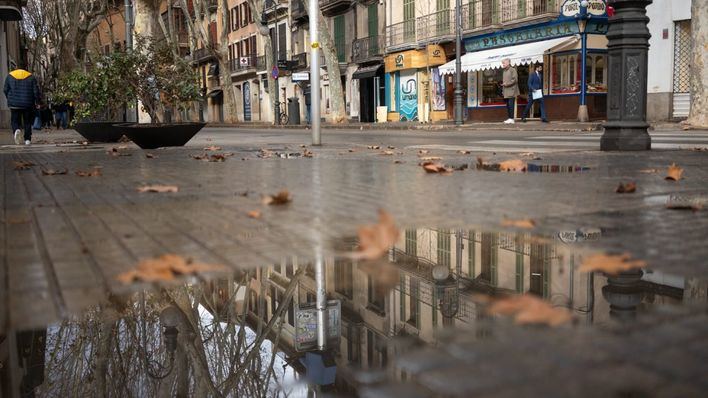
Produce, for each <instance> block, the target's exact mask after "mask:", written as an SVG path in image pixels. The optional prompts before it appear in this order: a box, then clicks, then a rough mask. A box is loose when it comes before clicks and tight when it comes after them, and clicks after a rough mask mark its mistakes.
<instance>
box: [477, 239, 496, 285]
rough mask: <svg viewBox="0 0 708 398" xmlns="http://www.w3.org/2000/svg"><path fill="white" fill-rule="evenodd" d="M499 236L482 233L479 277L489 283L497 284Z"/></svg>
mask: <svg viewBox="0 0 708 398" xmlns="http://www.w3.org/2000/svg"><path fill="white" fill-rule="evenodd" d="M498 241H499V237H498V235H497V234H493V233H483V234H482V245H481V246H482V250H481V253H480V254H481V262H482V264H481V267H482V269H481V271H482V272H481V273H480V275H479V277H480V279H482V280H484V281H487V282H488V283H489V284H490V285H492V286H496V285H497V256H498V253H497V250H498V248H497V246H498Z"/></svg>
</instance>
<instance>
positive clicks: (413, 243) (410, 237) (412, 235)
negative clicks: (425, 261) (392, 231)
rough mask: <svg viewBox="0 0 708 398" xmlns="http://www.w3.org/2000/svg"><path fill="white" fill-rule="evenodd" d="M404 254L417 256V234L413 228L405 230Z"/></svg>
mask: <svg viewBox="0 0 708 398" xmlns="http://www.w3.org/2000/svg"><path fill="white" fill-rule="evenodd" d="M406 254H407V255H409V256H413V257H415V256H418V235H417V231H416V230H415V229H407V230H406Z"/></svg>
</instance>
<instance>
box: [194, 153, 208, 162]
mask: <svg viewBox="0 0 708 398" xmlns="http://www.w3.org/2000/svg"><path fill="white" fill-rule="evenodd" d="M189 157H191V158H192V159H194V160H204V161H208V160H209V154H206V153H202V154H199V155H189Z"/></svg>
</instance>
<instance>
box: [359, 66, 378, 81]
mask: <svg viewBox="0 0 708 398" xmlns="http://www.w3.org/2000/svg"><path fill="white" fill-rule="evenodd" d="M380 68H381V64H379V65H374V66H364V67H361V68H359V69H357V70H356V72H354V74H353V75H352V79H366V78H369V77H374V76H376V73H377V72H378V71H379V69H380Z"/></svg>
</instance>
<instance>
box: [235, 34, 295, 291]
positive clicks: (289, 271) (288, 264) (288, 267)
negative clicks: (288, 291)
mask: <svg viewBox="0 0 708 398" xmlns="http://www.w3.org/2000/svg"><path fill="white" fill-rule="evenodd" d="M246 44H248V42H246ZM246 54H248V51H246ZM294 268H295V266H294V265H293V258H292V257H288V258H287V259H286V260H285V275H286V276H287V277H288V278H292V276H293V270H294Z"/></svg>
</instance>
